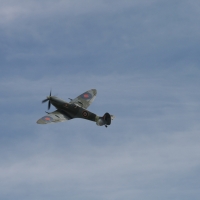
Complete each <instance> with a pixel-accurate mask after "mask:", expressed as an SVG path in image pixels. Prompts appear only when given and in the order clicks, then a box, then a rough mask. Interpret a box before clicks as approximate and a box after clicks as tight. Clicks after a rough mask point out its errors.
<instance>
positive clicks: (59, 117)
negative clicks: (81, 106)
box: [37, 110, 71, 124]
mask: <svg viewBox="0 0 200 200" xmlns="http://www.w3.org/2000/svg"><path fill="white" fill-rule="evenodd" d="M70 119H71V118H69V117H68V116H66V115H65V114H63V113H61V112H60V111H58V110H56V111H54V112H52V113H48V114H47V115H45V116H44V117H42V118H40V119H39V120H38V121H37V123H38V124H50V123H57V122H64V121H66V120H70Z"/></svg>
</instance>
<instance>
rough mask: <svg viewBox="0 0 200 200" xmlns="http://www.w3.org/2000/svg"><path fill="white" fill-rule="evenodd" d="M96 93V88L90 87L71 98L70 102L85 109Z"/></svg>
mask: <svg viewBox="0 0 200 200" xmlns="http://www.w3.org/2000/svg"><path fill="white" fill-rule="evenodd" d="M96 95H97V90H96V89H91V90H88V91H86V92H84V93H83V94H81V95H79V96H78V97H76V98H75V99H72V100H71V101H70V103H74V104H77V105H79V106H80V107H82V108H84V109H87V108H88V107H89V105H90V104H91V103H92V102H93V101H94V99H95V97H96Z"/></svg>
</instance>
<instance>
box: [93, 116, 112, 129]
mask: <svg viewBox="0 0 200 200" xmlns="http://www.w3.org/2000/svg"><path fill="white" fill-rule="evenodd" d="M111 119H112V118H111V115H110V114H109V113H105V114H104V116H103V117H97V119H96V124H97V126H103V125H105V126H106V127H107V125H110V124H111Z"/></svg>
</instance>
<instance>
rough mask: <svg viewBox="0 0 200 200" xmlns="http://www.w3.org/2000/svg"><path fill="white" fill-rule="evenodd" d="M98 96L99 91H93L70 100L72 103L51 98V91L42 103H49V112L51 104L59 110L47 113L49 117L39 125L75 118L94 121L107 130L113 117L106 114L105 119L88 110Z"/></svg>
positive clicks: (39, 122)
mask: <svg viewBox="0 0 200 200" xmlns="http://www.w3.org/2000/svg"><path fill="white" fill-rule="evenodd" d="M96 95H97V90H96V89H91V90H88V91H86V92H84V93H83V94H81V95H79V96H78V97H76V98H75V99H70V98H69V99H70V102H66V101H64V100H62V99H59V98H58V97H56V96H51V91H50V95H49V96H47V98H46V99H44V100H43V101H42V103H45V102H47V101H48V110H49V109H50V107H51V104H52V105H53V106H55V107H56V109H57V110H55V111H54V112H51V113H49V112H46V113H47V115H45V116H44V117H42V118H40V119H39V120H38V121H37V123H38V124H50V123H57V122H63V121H66V120H70V119H74V118H82V119H87V120H90V121H94V122H96V124H97V125H98V126H103V125H104V126H105V127H106V128H107V126H108V125H110V124H111V120H113V119H114V116H113V115H110V114H109V113H105V114H104V116H103V117H100V116H97V115H96V114H94V113H92V112H90V111H88V110H87V108H88V107H89V105H90V104H91V103H92V102H93V101H94V99H95V97H96Z"/></svg>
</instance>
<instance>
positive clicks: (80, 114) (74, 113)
mask: <svg viewBox="0 0 200 200" xmlns="http://www.w3.org/2000/svg"><path fill="white" fill-rule="evenodd" d="M49 100H50V102H51V104H52V105H53V106H55V107H56V108H57V109H58V110H59V111H60V112H61V113H63V114H64V115H66V116H67V117H69V118H71V119H73V118H83V119H87V120H91V121H96V119H97V115H96V114H94V113H92V112H90V111H88V110H86V109H84V108H82V107H80V105H78V104H74V103H72V104H71V103H68V102H66V101H64V100H62V99H59V98H57V97H54V96H51V97H50V98H49Z"/></svg>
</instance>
